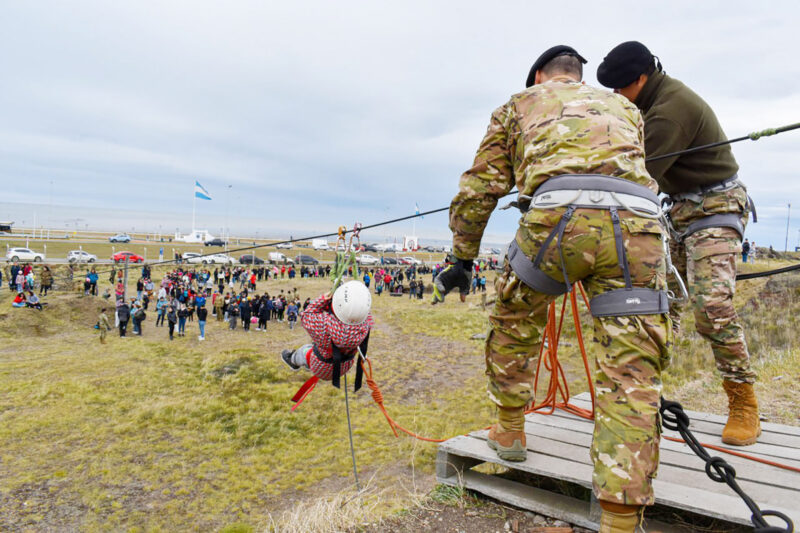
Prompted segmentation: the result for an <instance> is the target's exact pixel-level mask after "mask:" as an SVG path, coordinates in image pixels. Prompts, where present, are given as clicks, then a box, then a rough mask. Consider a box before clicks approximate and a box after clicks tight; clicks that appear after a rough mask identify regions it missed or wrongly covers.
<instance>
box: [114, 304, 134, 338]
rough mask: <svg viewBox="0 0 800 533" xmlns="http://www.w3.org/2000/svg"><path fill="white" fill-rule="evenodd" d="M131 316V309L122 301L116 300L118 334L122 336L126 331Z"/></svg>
mask: <svg viewBox="0 0 800 533" xmlns="http://www.w3.org/2000/svg"><path fill="white" fill-rule="evenodd" d="M130 318H131V310H130V308H129V307H128V304H126V303H125V302H124V301H122V300H119V301H118V302H117V325H118V326H119V336H120V337H124V336H125V333H126V332H127V331H128V320H130Z"/></svg>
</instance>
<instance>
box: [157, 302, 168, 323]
mask: <svg viewBox="0 0 800 533" xmlns="http://www.w3.org/2000/svg"><path fill="white" fill-rule="evenodd" d="M156 313H157V315H156V327H159V326H163V325H164V317H165V316H166V314H167V299H166V298H159V299H158V301H157V302H156Z"/></svg>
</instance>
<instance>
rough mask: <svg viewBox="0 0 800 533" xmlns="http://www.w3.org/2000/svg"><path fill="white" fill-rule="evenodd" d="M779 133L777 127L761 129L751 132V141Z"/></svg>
mask: <svg viewBox="0 0 800 533" xmlns="http://www.w3.org/2000/svg"><path fill="white" fill-rule="evenodd" d="M777 133H778V130H777V128H767V129H765V130H761V131H754V132H753V133H751V134H749V135H748V137H750V140H751V141H757V140H759V139H760V138H761V137H769V136H770V135H776V134H777Z"/></svg>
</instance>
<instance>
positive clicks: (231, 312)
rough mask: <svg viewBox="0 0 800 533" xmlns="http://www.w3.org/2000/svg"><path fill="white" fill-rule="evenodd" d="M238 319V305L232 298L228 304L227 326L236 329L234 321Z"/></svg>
mask: <svg viewBox="0 0 800 533" xmlns="http://www.w3.org/2000/svg"><path fill="white" fill-rule="evenodd" d="M238 320H239V305H238V304H237V303H236V300H235V299H234V298H231V302H230V303H229V304H228V327H229V328H230V330H231V331H233V330H235V329H236V322H237V321H238Z"/></svg>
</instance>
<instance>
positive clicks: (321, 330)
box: [301, 295, 375, 380]
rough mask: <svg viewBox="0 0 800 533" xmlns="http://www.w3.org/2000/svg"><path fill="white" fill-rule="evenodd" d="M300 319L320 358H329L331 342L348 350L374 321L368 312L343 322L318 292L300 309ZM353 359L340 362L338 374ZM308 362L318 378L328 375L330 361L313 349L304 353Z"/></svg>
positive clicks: (360, 340) (331, 367)
mask: <svg viewBox="0 0 800 533" xmlns="http://www.w3.org/2000/svg"><path fill="white" fill-rule="evenodd" d="M301 323H302V324H303V328H305V330H306V331H307V332H308V336H309V337H311V341H312V342H313V343H314V348H315V349H316V351H317V353H318V354H319V356H320V357H322V358H323V359H326V360H328V359H330V360H331V361H332V359H333V348H332V344H335V345H336V346H338V347H339V349H340V350H341V351H342V353H344V354H350V353H353V352H354V351H355V349H356V348H358V346H359V345H360V344H361V343H362V342H363V341H364V339H365V338H366V337H367V334H368V333H369V330H370V328H372V326H373V325H374V323H375V322H374V321H373V320H372V315H369V316H367V320H365V321H364V322H363V323H361V324H354V325H351V324H345V323H344V322H342V321H340V320H339V319H338V318H336V317H335V316H334V315H333V311H332V310H331V301H330V300H329V299H326V298H325V295H322V296H320V297H319V298H317V299H316V300H314V301H312V302H311V303H310V304H309V306H308V308H307V309H306V310H305V311H304V312H303V315H302V318H301ZM354 362H355V359H351V360H350V361H347V362H344V363H342V369H341V372H342V374H345V373H346V372H347V371H348V370H350V367H351V366H352V365H353V363H354ZM308 363H309V367H310V368H311V371H312V372H313V373H314V375H315V376H317V377H319V378H320V379H324V380H329V379H331V372H332V370H333V363H332V362H330V363H328V362H327V361H321V360H320V358H319V357H317V356H316V355H315V354H314V353H310V354H308Z"/></svg>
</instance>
